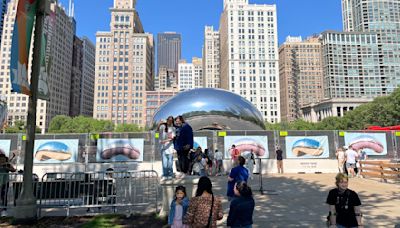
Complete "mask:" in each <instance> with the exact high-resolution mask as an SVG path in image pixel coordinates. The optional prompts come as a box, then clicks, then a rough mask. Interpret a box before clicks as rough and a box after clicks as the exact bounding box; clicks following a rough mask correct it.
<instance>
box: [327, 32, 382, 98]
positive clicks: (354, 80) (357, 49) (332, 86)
mask: <svg viewBox="0 0 400 228" xmlns="http://www.w3.org/2000/svg"><path fill="white" fill-rule="evenodd" d="M378 39H379V35H377V34H376V33H367V32H332V31H328V32H324V33H322V38H321V40H322V52H323V70H324V90H325V97H326V98H361V97H367V98H374V97H377V96H382V95H386V94H387V92H388V91H387V87H386V85H387V81H386V79H385V75H383V74H382V71H381V70H382V64H381V63H382V61H383V59H382V57H383V56H382V47H381V46H380V45H379V42H378Z"/></svg>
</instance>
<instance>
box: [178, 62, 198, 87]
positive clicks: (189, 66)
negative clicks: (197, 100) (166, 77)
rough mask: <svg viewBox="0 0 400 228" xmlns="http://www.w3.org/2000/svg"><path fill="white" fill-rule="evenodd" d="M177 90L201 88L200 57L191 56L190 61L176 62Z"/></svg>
mask: <svg viewBox="0 0 400 228" xmlns="http://www.w3.org/2000/svg"><path fill="white" fill-rule="evenodd" d="M178 82H179V86H178V89H179V91H185V90H191V89H196V88H203V84H204V83H203V63H202V59H201V58H197V57H193V58H192V62H191V63H187V62H186V61H185V60H181V61H180V62H179V64H178Z"/></svg>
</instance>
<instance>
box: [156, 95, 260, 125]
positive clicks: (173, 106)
mask: <svg viewBox="0 0 400 228" xmlns="http://www.w3.org/2000/svg"><path fill="white" fill-rule="evenodd" d="M171 115H172V116H174V117H176V116H178V115H183V116H184V117H185V119H186V120H187V121H188V123H189V124H190V125H191V126H192V127H193V130H199V129H204V128H207V127H210V126H213V125H214V126H215V125H217V126H219V127H221V129H228V130H229V129H231V130H263V129H264V128H265V127H264V121H263V116H262V114H261V113H260V111H258V110H257V108H256V107H255V106H254V105H253V104H252V103H250V102H249V101H247V100H246V99H244V98H242V97H241V96H239V95H237V94H235V93H232V92H229V91H226V90H222V89H214V88H200V89H193V90H189V91H184V92H181V93H179V94H177V95H176V96H174V97H172V98H171V99H169V100H168V101H167V102H165V103H164V104H163V105H162V106H160V108H159V109H158V110H157V111H156V112H155V114H154V116H153V122H152V124H151V126H152V127H153V129H154V128H155V127H156V125H157V123H158V122H159V121H160V120H162V119H167V117H168V116H171Z"/></svg>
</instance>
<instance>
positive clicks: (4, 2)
mask: <svg viewBox="0 0 400 228" xmlns="http://www.w3.org/2000/svg"><path fill="white" fill-rule="evenodd" d="M9 2H10V0H0V43H1V34H3V27H4V16H5V15H6V12H7V6H8V3H9Z"/></svg>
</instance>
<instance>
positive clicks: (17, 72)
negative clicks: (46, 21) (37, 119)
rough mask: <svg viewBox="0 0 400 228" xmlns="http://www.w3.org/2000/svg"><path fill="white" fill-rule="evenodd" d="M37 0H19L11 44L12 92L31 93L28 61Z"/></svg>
mask: <svg viewBox="0 0 400 228" xmlns="http://www.w3.org/2000/svg"><path fill="white" fill-rule="evenodd" d="M37 2H38V1H37V0H19V1H18V7H17V15H16V18H15V23H14V32H13V37H12V46H11V62H10V71H11V72H10V75H11V89H12V92H17V93H22V94H26V95H30V93H31V91H30V88H29V82H28V61H29V50H30V46H31V38H32V30H33V24H34V21H35V14H36V8H37Z"/></svg>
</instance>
